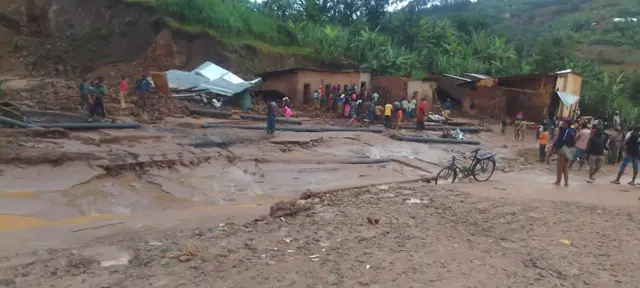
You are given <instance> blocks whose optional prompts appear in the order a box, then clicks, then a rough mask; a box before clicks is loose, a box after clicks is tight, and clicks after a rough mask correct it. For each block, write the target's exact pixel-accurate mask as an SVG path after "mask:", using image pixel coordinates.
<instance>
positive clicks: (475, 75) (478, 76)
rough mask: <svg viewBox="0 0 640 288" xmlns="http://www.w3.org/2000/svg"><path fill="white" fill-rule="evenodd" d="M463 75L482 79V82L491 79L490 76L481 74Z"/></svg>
mask: <svg viewBox="0 0 640 288" xmlns="http://www.w3.org/2000/svg"><path fill="white" fill-rule="evenodd" d="M464 75H467V76H471V77H473V78H478V79H482V80H484V79H491V77H490V76H487V75H483V74H475V73H464Z"/></svg>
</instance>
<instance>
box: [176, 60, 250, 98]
mask: <svg viewBox="0 0 640 288" xmlns="http://www.w3.org/2000/svg"><path fill="white" fill-rule="evenodd" d="M261 80H262V79H261V78H258V79H255V80H253V81H245V80H243V79H242V78H240V77H238V76H237V75H235V74H233V73H231V72H229V71H228V70H226V69H224V68H222V67H220V66H218V65H216V64H213V63H211V62H205V63H203V64H202V65H200V66H198V68H196V69H194V70H193V71H191V72H185V71H180V70H169V71H167V81H168V82H169V87H171V88H178V89H187V88H192V87H195V88H198V89H206V90H209V91H211V92H214V93H217V94H221V95H225V96H231V95H233V94H236V93H239V92H242V91H244V90H245V89H247V88H249V87H251V86H253V85H255V84H256V83H258V82H260V81H261Z"/></svg>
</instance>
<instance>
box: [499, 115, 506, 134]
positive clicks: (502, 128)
mask: <svg viewBox="0 0 640 288" xmlns="http://www.w3.org/2000/svg"><path fill="white" fill-rule="evenodd" d="M500 134H502V136H504V135H506V134H507V118H505V117H502V122H500Z"/></svg>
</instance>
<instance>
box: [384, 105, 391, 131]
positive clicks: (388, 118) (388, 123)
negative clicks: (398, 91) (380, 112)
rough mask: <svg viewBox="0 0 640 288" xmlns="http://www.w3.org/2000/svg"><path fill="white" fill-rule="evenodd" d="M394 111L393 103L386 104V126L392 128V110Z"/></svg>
mask: <svg viewBox="0 0 640 288" xmlns="http://www.w3.org/2000/svg"><path fill="white" fill-rule="evenodd" d="M392 111H393V105H391V103H387V105H384V127H385V128H391V112H392Z"/></svg>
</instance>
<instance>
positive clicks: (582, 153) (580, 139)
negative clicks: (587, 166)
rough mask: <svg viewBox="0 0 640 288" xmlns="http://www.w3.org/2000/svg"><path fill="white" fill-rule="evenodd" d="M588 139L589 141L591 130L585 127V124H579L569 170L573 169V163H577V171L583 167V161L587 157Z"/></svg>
mask: <svg viewBox="0 0 640 288" xmlns="http://www.w3.org/2000/svg"><path fill="white" fill-rule="evenodd" d="M589 139H591V129H589V127H587V123H581V124H580V131H578V136H577V138H576V153H575V154H573V157H574V158H573V160H571V164H569V168H571V167H573V163H575V162H576V161H578V164H579V166H578V170H581V169H582V165H584V160H585V158H586V156H587V154H586V151H587V145H588V143H589Z"/></svg>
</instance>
